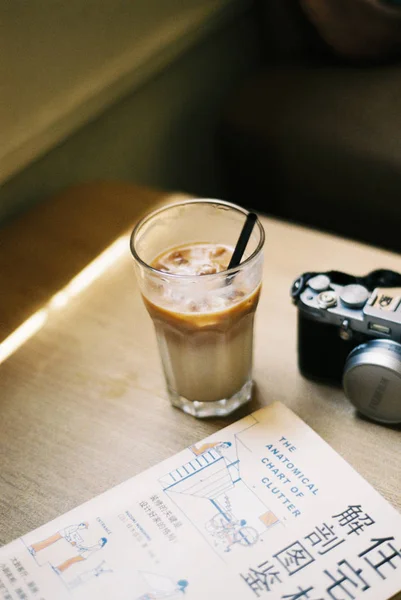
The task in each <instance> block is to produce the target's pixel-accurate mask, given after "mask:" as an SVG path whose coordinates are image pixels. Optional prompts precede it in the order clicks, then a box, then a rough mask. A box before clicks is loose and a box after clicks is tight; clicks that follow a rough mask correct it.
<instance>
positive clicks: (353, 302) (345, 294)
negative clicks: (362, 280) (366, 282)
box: [340, 283, 370, 308]
mask: <svg viewBox="0 0 401 600" xmlns="http://www.w3.org/2000/svg"><path fill="white" fill-rule="evenodd" d="M369 296H370V292H369V291H368V290H367V289H366V288H365V287H364V286H363V285H359V284H357V283H351V284H350V285H346V286H345V287H343V289H342V290H341V294H340V300H341V302H342V303H343V304H345V306H348V307H349V308H362V307H363V306H365V304H366V301H367V299H368V298H369Z"/></svg>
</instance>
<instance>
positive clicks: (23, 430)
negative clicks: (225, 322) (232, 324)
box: [0, 183, 401, 544]
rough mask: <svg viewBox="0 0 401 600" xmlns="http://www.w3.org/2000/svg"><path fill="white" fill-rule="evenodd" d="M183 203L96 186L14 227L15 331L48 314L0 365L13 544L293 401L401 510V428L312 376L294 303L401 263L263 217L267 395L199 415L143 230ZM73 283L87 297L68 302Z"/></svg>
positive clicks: (9, 283) (263, 389)
mask: <svg viewBox="0 0 401 600" xmlns="http://www.w3.org/2000/svg"><path fill="white" fill-rule="evenodd" d="M175 199H176V196H175V195H169V194H165V193H162V192H157V191H150V190H147V189H143V188H138V187H135V186H132V185H129V184H117V183H98V184H88V185H86V186H80V187H78V188H74V189H71V190H69V191H67V192H65V193H64V194H63V195H62V196H60V197H58V198H55V199H52V200H51V201H49V202H45V203H43V204H42V205H41V206H39V207H37V208H35V209H34V210H32V211H31V212H30V213H26V214H25V215H24V216H23V217H21V218H19V219H18V220H15V221H14V222H12V223H9V224H8V225H7V227H4V228H3V230H1V231H0V241H1V253H0V292H1V293H0V315H1V319H0V320H1V322H0V336H1V339H3V340H4V339H5V338H7V336H9V335H10V334H11V333H12V332H13V331H14V330H15V329H16V328H18V327H19V326H20V325H21V324H22V323H23V322H25V321H26V319H28V318H29V317H30V316H31V315H35V314H39V315H41V316H40V319H39V321H38V320H36V324H37V323H39V326H37V327H36V328H37V331H36V332H35V333H34V334H32V335H31V337H30V338H29V339H27V340H26V341H25V342H24V343H22V339H21V340H20V342H19V343H20V344H21V346H20V347H19V348H18V349H17V350H16V351H15V352H13V353H12V354H11V355H10V356H9V357H8V358H7V359H6V360H4V361H3V363H2V364H1V365H0V457H1V458H0V460H1V470H0V543H1V544H3V543H6V542H9V541H11V540H12V539H14V538H15V537H17V536H20V535H22V534H24V533H26V532H27V531H29V530H31V529H33V528H35V527H38V526H40V525H42V524H43V523H45V522H47V521H49V520H50V519H52V518H54V517H56V516H57V515H60V514H61V513H63V512H65V511H67V510H69V509H72V508H73V507H75V506H76V505H78V504H80V503H82V502H84V501H86V500H89V499H90V498H92V497H93V496H95V495H96V494H99V493H101V492H103V491H105V490H107V489H109V488H110V487H111V486H113V485H116V484H118V483H120V482H122V481H124V480H126V479H127V478H129V477H132V476H133V475H135V474H137V473H139V472H140V471H142V470H144V469H146V468H148V467H150V466H152V465H154V464H156V463H157V462H159V461H161V460H162V459H164V458H167V457H168V456H170V455H172V454H173V453H175V452H177V451H179V450H181V449H182V448H184V447H185V446H187V445H190V444H192V443H193V442H195V441H197V440H199V439H201V438H203V437H204V436H207V435H209V434H210V433H212V432H214V431H216V430H218V429H220V428H222V427H223V426H225V425H227V424H229V423H231V422H233V421H234V420H237V419H238V418H239V417H241V416H243V415H245V414H248V413H249V412H251V411H252V410H255V409H257V408H259V407H260V406H264V405H267V404H269V403H270V402H272V401H273V400H280V401H281V402H283V403H284V404H286V405H287V406H289V407H290V408H291V409H293V410H294V411H295V412H296V413H297V414H298V415H299V416H300V417H301V418H303V419H304V420H305V422H306V423H308V424H309V425H310V426H311V427H312V428H313V429H314V430H315V431H316V432H317V433H318V434H320V435H321V436H322V437H323V438H324V439H325V440H326V441H327V442H328V443H329V444H330V445H331V446H332V447H333V448H334V449H335V450H336V451H337V452H339V453H340V454H341V455H342V456H343V457H344V458H345V459H346V460H347V461H348V462H349V463H350V464H351V465H352V466H353V467H354V468H355V469H356V470H357V471H358V472H359V473H360V474H361V475H362V476H363V477H365V478H366V479H367V480H368V481H369V482H370V483H371V484H372V485H373V486H374V487H375V488H376V489H377V490H378V491H379V492H380V493H381V494H382V495H383V496H384V497H385V498H386V499H387V500H388V501H389V502H390V503H391V504H392V505H393V506H395V507H396V508H398V509H399V510H400V509H401V461H400V456H401V429H400V428H399V427H383V426H380V425H377V424H375V423H371V422H368V421H367V420H364V419H362V418H360V417H358V416H356V414H355V412H354V409H353V408H352V406H351V405H350V404H349V402H348V401H347V400H346V398H345V397H344V395H343V393H342V392H341V390H337V389H335V388H333V387H329V386H326V385H323V384H319V385H318V384H316V383H312V382H310V381H307V380H305V379H303V378H302V377H301V376H300V374H299V373H298V369H297V362H296V309H295V308H294V306H293V305H292V304H291V302H290V298H289V288H290V285H291V283H292V281H293V279H294V278H295V277H296V276H298V275H299V274H300V273H302V272H303V271H306V270H316V271H319V270H329V269H339V270H345V271H348V272H350V273H355V274H365V273H366V272H368V271H370V270H372V269H374V268H379V267H387V268H392V269H395V270H398V271H401V258H400V257H399V256H396V255H394V254H390V253H387V252H383V251H379V250H377V249H373V248H370V247H367V246H363V245H361V244H356V243H352V242H350V241H347V240H342V239H339V238H336V237H332V236H328V235H325V234H322V233H318V232H315V231H311V230H308V229H305V228H302V227H297V226H294V225H291V224H287V223H283V222H279V221H275V220H272V219H268V218H263V223H264V226H265V229H266V247H265V272H264V282H263V291H262V296H261V301H260V304H259V308H258V311H257V317H256V329H255V364H254V379H255V381H256V391H255V395H254V399H253V400H252V402H251V403H250V404H249V405H248V406H246V407H244V408H243V409H241V410H240V411H239V412H237V413H234V415H232V416H231V417H230V418H226V419H210V420H205V421H200V420H196V419H194V418H192V417H189V416H187V415H185V414H183V413H182V412H180V411H179V410H176V409H173V408H172V407H171V406H170V405H169V402H168V400H167V395H166V391H165V388H164V381H163V375H162V372H161V367H160V362H159V357H158V351H157V347H156V340H155V336H154V332H153V327H152V323H151V321H150V318H149V317H148V315H147V313H146V310H145V308H144V306H143V304H142V301H141V298H140V295H139V291H138V287H137V285H136V281H135V275H134V269H133V263H132V259H131V256H130V252H129V246H128V237H127V233H128V231H129V230H131V228H132V226H133V225H134V223H135V222H136V221H137V219H138V218H139V216H140V215H141V214H143V213H144V212H146V211H148V210H151V209H153V208H154V207H155V206H156V205H157V204H158V203H160V202H169V201H173V200H175ZM124 235H125V237H124ZM121 236H123V237H121ZM118 238H121V240H120V242H119V243H118V244H117V245H114V246H113V248H116V249H117V250H116V254H115V255H113V258H112V259H111V258H110V257H111V256H112V254H110V252H109V253H108V254H107V253H106V256H108V257H109V259H107V260H108V263H107V260H106V263H107V265H106V267H107V268H106V267H105V266H104V265H103V267H102V269H103V272H102V273H101V274H98V277H97V278H94V277H93V281H92V282H91V284H90V285H87V287H85V289H82V291H81V292H80V293H78V292H77V289H76V287H75V288H73V287H71V285H70V287H68V282H69V281H70V280H71V279H73V278H74V277H75V276H76V275H77V274H78V273H79V272H80V271H81V270H82V269H84V268H85V267H86V266H87V265H88V263H90V262H91V261H93V260H94V259H95V258H96V257H97V256H98V255H99V254H100V253H101V252H103V251H104V250H105V248H107V247H108V246H110V244H112V243H113V242H114V241H115V240H116V239H118ZM112 252H113V251H112ZM103 256H105V255H103ZM98 263H99V261H97V263H96V264H98ZM88 276H89V275H88ZM66 286H67V287H66ZM63 288H64V291H65V292H66V291H67V292H68V290H70V292H71V290H73V292H74V293H73V294H72V292H71V294H72V295H71V297H70V298H69V299H68V298H67V297H66V296H68V294H66V293H64V296H60V295H59V296H57V298H58V299H59V302H55V301H54V295H55V294H56V293H57V292H58V291H59V290H61V289H63ZM74 290H75V291H74ZM52 298H53V300H52ZM60 298H61V300H60ZM37 311H40V312H39V313H38V312H37ZM33 322H35V321H32V320H31V321H30V323H33ZM18 331H20V332H21V329H19V330H18ZM22 332H24V330H22ZM31 333H32V332H31ZM12 339H14V340H15V336H14V338H12ZM8 340H10V338H8ZM4 347H5V346H4V343H3V344H0V352H1V349H2V348H3V351H4ZM328 351H329V350H328ZM322 466H323V465H322Z"/></svg>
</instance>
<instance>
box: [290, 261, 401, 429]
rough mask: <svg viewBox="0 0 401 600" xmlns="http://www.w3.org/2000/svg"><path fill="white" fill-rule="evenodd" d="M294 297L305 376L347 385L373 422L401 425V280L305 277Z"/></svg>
mask: <svg viewBox="0 0 401 600" xmlns="http://www.w3.org/2000/svg"><path fill="white" fill-rule="evenodd" d="M291 296H292V298H293V301H294V303H295V304H296V306H297V308H298V365H299V369H300V371H301V373H302V374H303V375H304V376H305V377H308V378H311V379H316V380H322V381H328V382H331V383H334V384H337V385H340V384H341V383H342V384H343V386H344V389H345V392H346V395H347V396H348V397H349V398H350V400H351V401H352V402H353V403H354V404H355V405H356V406H357V408H358V409H359V410H360V412H363V413H364V414H365V415H367V416H369V417H370V418H373V419H375V420H378V421H385V422H392V423H394V422H401V275H400V274H398V273H395V272H393V271H387V270H379V271H373V272H372V273H369V274H368V275H366V276H365V277H355V276H352V275H348V274H346V273H341V272H338V271H330V272H328V273H305V274H303V275H301V276H300V277H298V278H297V279H296V280H295V282H294V284H293V286H292V289H291ZM383 388H384V391H383ZM377 390H379V391H377ZM380 395H381V396H382V397H380V399H379V401H378V398H379V396H380ZM384 396H386V397H387V400H388V402H389V403H390V405H391V406H387V408H386V402H385V398H384ZM390 396H391V398H390ZM398 398H399V400H398Z"/></svg>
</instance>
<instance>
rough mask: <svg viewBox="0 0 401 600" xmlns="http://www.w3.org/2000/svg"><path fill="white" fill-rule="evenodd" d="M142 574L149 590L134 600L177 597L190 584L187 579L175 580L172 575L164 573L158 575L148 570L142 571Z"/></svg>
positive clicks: (157, 599) (183, 592) (156, 599)
mask: <svg viewBox="0 0 401 600" xmlns="http://www.w3.org/2000/svg"><path fill="white" fill-rule="evenodd" d="M140 576H141V578H142V579H143V580H144V582H145V587H146V589H147V591H146V592H145V593H144V594H141V595H140V596H136V597H135V599H134V600H159V598H177V597H179V596H181V595H182V594H185V591H186V589H187V587H188V585H189V584H188V581H187V580H186V579H179V580H178V581H174V580H173V579H171V578H170V577H165V576H164V575H157V574H156V573H149V572H146V571H141V572H140Z"/></svg>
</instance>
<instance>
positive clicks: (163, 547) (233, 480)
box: [0, 403, 401, 600]
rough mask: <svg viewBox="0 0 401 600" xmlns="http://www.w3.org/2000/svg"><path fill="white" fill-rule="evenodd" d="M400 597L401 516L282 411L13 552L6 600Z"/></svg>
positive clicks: (59, 522)
mask: <svg viewBox="0 0 401 600" xmlns="http://www.w3.org/2000/svg"><path fill="white" fill-rule="evenodd" d="M400 591H401V515H400V514H399V513H398V512H397V511H396V510H395V509H394V508H392V506H391V505H390V504H389V503H388V502H386V501H385V500H384V499H383V498H382V497H381V496H380V495H379V494H378V493H377V492H376V491H375V490H374V489H373V488H372V487H371V486H370V485H369V484H368V483H367V482H366V481H365V480H364V479H363V478H362V477H361V476H360V475H358V473H356V472H355V471H354V470H353V469H352V468H351V467H350V466H349V465H348V464H347V463H346V462H345V461H344V460H343V459H342V458H341V457H340V456H339V455H338V454H337V453H336V452H335V451H334V450H333V449H332V448H330V446H329V445H328V444H326V443H325V442H324V441H323V440H322V439H321V438H320V437H319V436H318V435H317V434H316V433H315V432H314V431H313V430H312V429H310V428H309V427H308V426H307V425H306V424H305V423H304V422H303V421H302V420H301V419H299V418H298V417H297V416H296V415H295V414H294V413H293V412H292V411H290V410H289V409H288V408H286V407H285V406H284V405H283V404H280V403H274V404H272V405H270V406H268V407H267V408H263V409H261V410H258V411H257V412H255V413H253V414H252V415H249V416H247V417H245V418H243V419H241V420H239V421H237V422H236V423H234V424H232V425H230V426H229V427H226V428H225V429H222V430H221V431H219V432H217V433H215V434H213V435H212V436H210V437H208V438H207V439H205V440H203V441H201V442H199V443H197V444H194V445H193V446H191V447H190V448H187V449H185V450H183V451H182V452H180V453H178V454H176V455H175V456H173V457H171V458H170V459H167V460H165V461H163V462H162V463H159V464H158V465H156V466H154V467H153V468H151V469H149V470H147V471H145V472H143V473H141V474H140V475H138V476H136V477H133V478H132V479H130V480H128V481H126V482H125V483H122V484H120V485H119V486H117V487H115V488H113V489H111V490H109V491H108V492H106V493H104V494H102V495H100V496H97V497H96V498H94V499H93V500H90V501H89V502H86V503H85V504H83V505H81V506H79V507H77V508H75V509H74V510H72V511H70V512H68V513H66V514H65V515H63V516H61V517H59V518H57V519H55V520H53V521H52V522H50V523H47V524H46V525H44V526H43V527H40V528H38V529H36V530H35V531H32V532H30V533H28V534H26V535H24V536H23V537H21V538H19V539H17V540H15V541H14V542H12V543H10V544H8V545H6V546H4V547H3V548H0V598H1V599H3V600H10V599H14V598H15V599H23V600H24V599H35V600H53V599H56V600H64V599H68V598H70V599H76V600H82V599H85V600H88V599H92V598H96V599H109V598H112V599H121V600H125V599H127V600H153V599H159V598H170V599H173V600H177V599H181V600H183V599H184V598H185V599H188V600H201V599H202V600H204V599H205V598H208V599H209V600H214V599H216V600H217V599H219V600H220V599H222V598H223V599H224V598H230V599H233V600H239V599H241V600H242V599H243V600H247V599H249V600H252V599H256V598H261V599H264V598H265V599H266V600H269V599H271V600H299V599H306V600H353V599H359V598H363V599H364V600H387V599H389V598H393V597H395V595H396V594H397V593H398V592H400ZM400 597H401V596H400Z"/></svg>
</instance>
